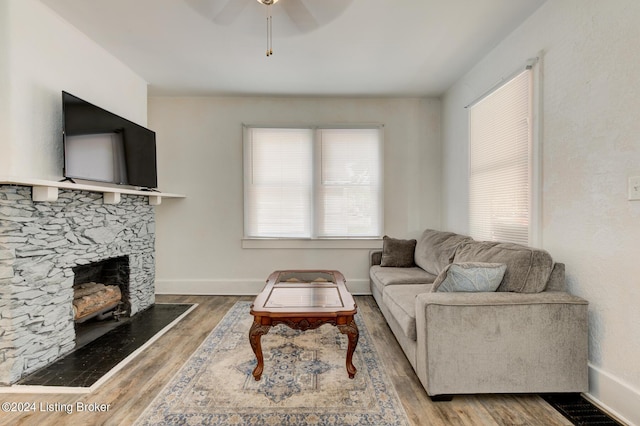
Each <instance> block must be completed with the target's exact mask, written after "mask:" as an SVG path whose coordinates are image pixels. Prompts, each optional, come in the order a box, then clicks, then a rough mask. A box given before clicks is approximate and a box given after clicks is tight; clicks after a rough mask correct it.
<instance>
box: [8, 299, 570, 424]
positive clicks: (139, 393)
mask: <svg viewBox="0 0 640 426" xmlns="http://www.w3.org/2000/svg"><path fill="white" fill-rule="evenodd" d="M239 300H253V297H236V296H158V297H157V298H156V301H157V302H161V303H198V304H199V306H198V307H197V308H196V309H195V310H194V311H193V312H191V313H190V314H189V315H188V316H187V317H186V318H185V319H183V320H182V321H181V322H180V323H178V324H177V325H176V326H175V327H173V328H172V329H171V330H170V331H169V332H168V333H166V334H165V335H164V336H162V337H161V338H160V339H159V340H158V341H156V342H155V343H154V344H153V345H152V346H151V347H149V348H147V349H146V350H145V351H144V352H143V353H142V354H140V355H139V356H138V357H136V358H135V359H134V360H133V361H131V362H130V363H129V364H128V365H127V366H126V367H125V368H123V369H122V370H121V371H119V372H118V373H117V374H116V375H115V376H114V377H113V378H111V380H109V381H107V382H106V383H105V384H103V385H102V386H101V387H100V388H99V389H98V390H96V391H95V392H93V393H91V394H0V403H4V402H9V403H11V402H20V403H23V402H27V403H35V404H36V405H37V410H36V411H35V412H25V413H7V412H2V411H0V425H42V426H45V425H58V426H59V425H71V424H73V425H79V424H82V425H130V424H132V423H133V422H134V421H135V420H136V418H137V417H138V416H139V415H140V414H141V413H142V411H143V410H144V409H145V407H147V406H148V405H149V404H150V403H151V401H152V400H153V398H154V397H155V396H156V395H157V394H158V392H160V390H161V389H162V388H163V387H164V386H165V385H166V384H167V382H168V381H169V380H170V379H171V378H172V377H173V375H174V374H175V373H176V372H177V371H178V370H179V369H180V367H181V366H182V365H183V364H184V362H185V361H186V360H187V359H188V358H189V356H190V355H191V354H192V353H193V352H194V351H195V350H196V349H197V347H198V346H199V345H200V343H201V342H202V341H203V340H204V339H205V337H206V336H207V335H209V333H210V332H211V330H212V329H213V328H214V327H215V326H216V324H218V322H219V321H220V319H222V317H223V316H224V314H225V313H226V312H227V311H228V310H229V309H230V308H231V306H233V304H234V303H235V302H237V301H239ZM356 302H357V304H358V307H359V312H360V313H361V314H362V316H363V318H364V320H365V323H366V325H367V328H368V330H369V332H370V334H371V335H372V337H373V339H374V344H375V346H376V348H377V350H378V352H379V354H380V356H381V358H382V361H383V363H384V365H385V367H386V370H387V372H388V374H389V375H390V376H391V379H392V381H393V383H394V386H395V388H396V390H397V392H398V394H399V395H400V398H401V400H402V403H403V405H404V408H405V411H406V412H407V414H408V416H409V418H410V421H411V423H412V425H416V426H417V425H420V426H424V425H447V426H449V425H474V426H475V425H544V426H550V425H571V422H569V421H568V420H566V419H565V418H564V417H563V416H562V415H561V414H560V413H558V412H557V411H555V410H554V409H553V408H552V407H551V406H549V405H548V404H547V403H546V402H544V401H543V400H542V399H541V398H539V397H538V396H535V395H524V396H516V395H479V396H456V397H455V398H454V399H453V401H451V402H432V401H431V400H430V399H429V397H428V396H427V394H426V392H425V391H424V389H423V388H422V386H421V385H420V382H419V380H418V378H417V377H416V375H415V374H414V373H413V370H412V368H411V365H410V364H409V362H408V361H407V359H406V358H405V356H404V354H403V352H402V350H401V349H400V346H399V345H398V343H397V342H396V340H395V338H394V337H393V334H392V333H391V331H390V330H389V328H388V327H387V325H386V322H385V321H384V318H383V317H382V314H381V313H380V310H379V309H378V307H377V305H376V302H375V301H374V299H373V298H372V297H371V296H357V297H356ZM41 404H43V405H41ZM56 404H57V405H58V406H57V407H56ZM61 404H71V405H72V406H73V413H72V414H67V413H66V412H65V411H64V410H60V407H62V405H61ZM77 404H80V405H81V406H84V407H87V408H91V407H92V406H91V404H108V405H109V409H108V411H104V412H89V411H85V412H78V411H77ZM86 404H89V405H86ZM46 407H49V408H50V409H51V411H50V412H43V411H41V408H46ZM56 408H57V409H56Z"/></svg>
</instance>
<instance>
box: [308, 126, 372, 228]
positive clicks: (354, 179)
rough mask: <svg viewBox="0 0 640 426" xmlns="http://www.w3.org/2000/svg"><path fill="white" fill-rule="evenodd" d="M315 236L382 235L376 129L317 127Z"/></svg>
mask: <svg viewBox="0 0 640 426" xmlns="http://www.w3.org/2000/svg"><path fill="white" fill-rule="evenodd" d="M317 139H318V141H319V145H320V155H319V156H318V158H319V160H320V161H319V163H320V164H319V165H318V169H319V170H320V176H319V177H318V187H317V190H316V196H317V205H318V209H317V210H318V236H319V237H342V236H349V237H374V236H380V235H381V234H382V230H381V227H382V221H381V206H382V203H381V200H382V184H381V181H380V180H381V176H382V172H381V169H382V165H381V163H380V159H381V153H380V148H381V144H380V140H379V139H380V131H379V130H378V129H320V130H318V134H317Z"/></svg>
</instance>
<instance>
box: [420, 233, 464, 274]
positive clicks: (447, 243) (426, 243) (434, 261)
mask: <svg viewBox="0 0 640 426" xmlns="http://www.w3.org/2000/svg"><path fill="white" fill-rule="evenodd" d="M466 241H473V240H472V239H471V238H470V237H466V236H464V235H460V234H454V233H453V232H442V231H434V230H433V229H427V230H426V231H424V232H423V233H422V236H421V237H420V238H419V239H418V242H417V244H416V250H415V256H414V257H415V262H416V265H418V266H419V267H421V268H422V269H424V270H425V271H427V272H429V273H431V274H433V275H438V274H439V273H440V272H441V271H442V270H443V269H444V268H445V266H447V265H448V264H450V263H451V262H452V260H453V256H454V255H455V253H456V249H457V248H458V246H459V245H460V244H462V243H464V242H466Z"/></svg>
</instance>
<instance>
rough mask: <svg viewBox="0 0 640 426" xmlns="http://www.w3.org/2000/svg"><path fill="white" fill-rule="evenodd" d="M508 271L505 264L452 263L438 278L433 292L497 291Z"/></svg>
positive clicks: (434, 283) (432, 289)
mask: <svg viewBox="0 0 640 426" xmlns="http://www.w3.org/2000/svg"><path fill="white" fill-rule="evenodd" d="M506 270H507V265H505V264H504V263H480V262H465V263H451V264H449V265H447V267H446V268H444V269H443V270H442V272H441V273H440V274H439V275H438V276H437V277H436V280H435V281H434V282H433V287H432V288H431V291H432V292H436V291H437V292H452V291H459V292H481V291H496V290H497V289H498V286H500V283H501V282H502V278H503V277H504V272H505V271H506Z"/></svg>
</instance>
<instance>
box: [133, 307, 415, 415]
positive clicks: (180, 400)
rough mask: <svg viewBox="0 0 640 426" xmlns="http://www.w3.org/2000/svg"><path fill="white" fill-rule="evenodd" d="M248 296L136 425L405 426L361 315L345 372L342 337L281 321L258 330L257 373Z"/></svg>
mask: <svg viewBox="0 0 640 426" xmlns="http://www.w3.org/2000/svg"><path fill="white" fill-rule="evenodd" d="M250 305H251V304H250V302H238V303H236V304H235V305H234V306H233V308H231V310H230V311H229V312H228V313H227V314H226V315H225V317H224V318H223V319H222V321H220V323H219V324H218V325H217V326H216V328H215V329H214V330H213V331H212V332H211V334H210V335H209V336H208V337H207V338H206V339H205V341H204V342H203V343H202V345H201V346H200V347H199V348H198V350H197V351H196V352H195V353H194V354H193V355H192V356H191V358H190V359H189V360H188V361H187V362H186V364H185V365H184V366H183V367H182V368H181V370H180V371H179V372H178V373H177V374H176V376H174V377H173V379H172V380H171V381H170V382H169V383H168V384H167V386H166V387H165V388H164V389H163V390H162V391H161V392H160V394H159V395H158V396H157V397H156V398H155V399H154V401H153V402H152V403H151V404H150V405H149V407H147V409H146V410H145V411H144V413H142V415H141V416H140V418H138V420H137V421H136V425H160V424H163V425H166V424H181V425H203V424H207V425H274V426H276V425H278V426H279V425H376V426H383V425H407V424H408V421H407V416H406V414H405V412H404V409H403V408H402V404H401V403H400V400H399V399H398V395H397V393H396V391H395V389H394V388H393V385H392V384H391V381H390V380H389V378H388V376H387V375H386V373H385V371H384V367H383V366H382V364H381V362H380V359H379V356H378V353H377V351H376V349H375V347H374V346H373V343H372V341H371V336H370V335H369V333H368V331H367V329H366V327H365V325H364V323H363V322H362V318H360V315H359V314H358V315H356V323H357V324H358V328H359V330H360V338H359V340H358V346H357V347H356V351H355V354H354V357H353V363H354V365H355V366H356V368H357V369H358V372H357V373H356V376H355V378H354V379H349V378H348V375H347V371H346V368H345V357H346V350H347V337H346V335H343V334H341V333H340V332H339V331H338V329H337V328H336V327H333V326H331V325H323V326H322V327H320V328H318V329H316V330H307V331H304V332H301V331H297V330H291V329H289V328H288V327H286V326H284V325H279V326H276V327H273V328H272V329H271V330H270V331H269V333H268V334H266V335H264V336H262V350H263V353H264V358H265V366H264V372H263V374H262V379H261V380H260V381H256V380H255V379H254V378H253V376H252V375H251V372H252V371H253V368H254V367H255V365H256V359H255V355H254V354H253V351H252V350H251V346H250V345H249V338H248V334H249V328H250V327H251V323H252V321H253V317H252V316H251V315H250V314H249V309H250Z"/></svg>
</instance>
